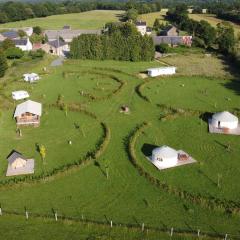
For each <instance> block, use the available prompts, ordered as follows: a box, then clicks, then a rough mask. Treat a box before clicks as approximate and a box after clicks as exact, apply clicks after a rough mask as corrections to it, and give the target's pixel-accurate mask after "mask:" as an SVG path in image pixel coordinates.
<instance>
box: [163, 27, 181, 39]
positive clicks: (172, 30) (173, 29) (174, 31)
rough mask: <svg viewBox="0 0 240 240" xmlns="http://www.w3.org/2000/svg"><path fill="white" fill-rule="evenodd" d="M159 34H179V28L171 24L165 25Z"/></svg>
mask: <svg viewBox="0 0 240 240" xmlns="http://www.w3.org/2000/svg"><path fill="white" fill-rule="evenodd" d="M160 36H172V37H173V36H174V37H176V36H179V30H178V29H177V28H176V27H175V26H172V25H169V26H167V27H166V28H165V29H164V30H163V31H161V32H160Z"/></svg>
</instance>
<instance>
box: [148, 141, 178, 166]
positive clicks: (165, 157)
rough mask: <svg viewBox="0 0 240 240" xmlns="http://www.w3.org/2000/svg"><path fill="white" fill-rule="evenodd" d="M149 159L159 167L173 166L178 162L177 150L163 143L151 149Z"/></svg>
mask: <svg viewBox="0 0 240 240" xmlns="http://www.w3.org/2000/svg"><path fill="white" fill-rule="evenodd" d="M151 161H152V162H153V163H154V165H157V166H158V167H159V168H169V167H173V166H176V165H177V163H178V152H177V151H176V150H175V149H173V148H171V147H168V146H165V145H164V146H161V147H158V148H155V149H153V151H152V157H151Z"/></svg>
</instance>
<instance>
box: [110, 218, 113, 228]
mask: <svg viewBox="0 0 240 240" xmlns="http://www.w3.org/2000/svg"><path fill="white" fill-rule="evenodd" d="M110 225H111V228H112V226H113V223H112V220H111V222H110Z"/></svg>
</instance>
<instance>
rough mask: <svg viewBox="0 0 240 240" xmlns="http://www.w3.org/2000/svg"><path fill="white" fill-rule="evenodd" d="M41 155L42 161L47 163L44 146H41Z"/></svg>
mask: <svg viewBox="0 0 240 240" xmlns="http://www.w3.org/2000/svg"><path fill="white" fill-rule="evenodd" d="M39 153H40V155H41V158H42V160H43V161H45V158H46V148H45V146H44V145H40V147H39Z"/></svg>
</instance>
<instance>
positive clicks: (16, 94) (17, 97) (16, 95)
mask: <svg viewBox="0 0 240 240" xmlns="http://www.w3.org/2000/svg"><path fill="white" fill-rule="evenodd" d="M12 98H13V99H14V100H21V99H25V98H29V94H28V92H27V91H22V90H20V91H14V92H12Z"/></svg>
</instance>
